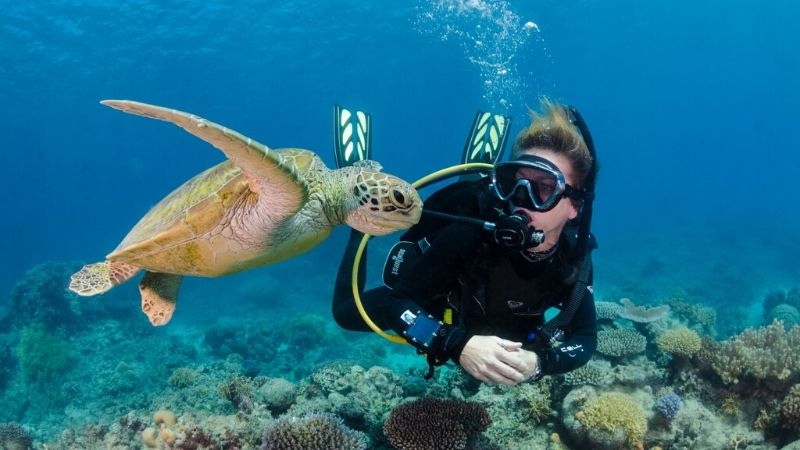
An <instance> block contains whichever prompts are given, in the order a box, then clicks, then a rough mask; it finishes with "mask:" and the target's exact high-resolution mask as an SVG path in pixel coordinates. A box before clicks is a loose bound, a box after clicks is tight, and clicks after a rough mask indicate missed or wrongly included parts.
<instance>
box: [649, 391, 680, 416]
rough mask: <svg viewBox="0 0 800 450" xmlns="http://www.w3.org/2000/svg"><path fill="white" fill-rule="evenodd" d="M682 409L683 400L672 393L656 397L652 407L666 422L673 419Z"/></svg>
mask: <svg viewBox="0 0 800 450" xmlns="http://www.w3.org/2000/svg"><path fill="white" fill-rule="evenodd" d="M682 407H683V400H681V397H680V396H679V395H678V394H676V393H674V392H672V393H669V394H666V395H662V396H661V397H658V399H657V400H656V404H655V406H654V408H655V410H656V411H657V412H659V413H660V414H661V415H662V416H664V417H665V418H666V419H667V420H672V419H674V418H675V416H676V415H677V414H678V411H680V410H681V408H682Z"/></svg>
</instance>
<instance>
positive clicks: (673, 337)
mask: <svg viewBox="0 0 800 450" xmlns="http://www.w3.org/2000/svg"><path fill="white" fill-rule="evenodd" d="M656 344H657V345H658V348H659V349H660V350H661V351H662V352H667V353H671V354H673V355H681V356H686V357H688V356H692V355H694V354H695V353H697V352H698V351H700V346H701V341H700V336H698V334H697V333H696V332H694V331H692V330H690V329H688V328H672V329H669V330H667V331H665V332H664V333H662V334H661V335H659V336H658V338H656Z"/></svg>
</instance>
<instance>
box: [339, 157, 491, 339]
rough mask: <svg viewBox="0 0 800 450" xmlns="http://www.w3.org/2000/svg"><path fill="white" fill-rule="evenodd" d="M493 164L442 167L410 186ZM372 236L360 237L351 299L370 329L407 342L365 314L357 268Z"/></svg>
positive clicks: (429, 182)
mask: <svg viewBox="0 0 800 450" xmlns="http://www.w3.org/2000/svg"><path fill="white" fill-rule="evenodd" d="M493 167H494V166H493V165H491V164H485V163H469V164H459V165H457V166H451V167H448V168H446V169H442V170H439V171H436V172H433V173H432V174H429V175H427V176H424V177H422V178H420V179H419V180H417V181H415V182H414V183H413V184H412V186H414V188H415V189H420V188H422V187H424V186H427V185H429V184H431V183H435V182H437V181H440V180H441V179H444V178H447V177H449V176H452V175H454V174H456V173H458V172H465V171H475V170H492V168H493ZM371 237H372V236H371V235H369V234H365V235H364V237H363V238H361V243H360V244H359V246H358V250H356V257H355V260H354V261H353V274H352V277H351V283H352V286H353V299H354V300H355V302H356V308H358V312H359V313H360V314H361V318H362V319H364V323H366V324H367V325H368V326H369V327H370V328H371V329H372V331H374V332H376V333H378V334H379V335H381V336H383V337H384V338H386V339H388V340H390V341H392V342H395V343H397V344H407V342H406V341H405V339H403V338H401V337H400V336H397V335H394V334H389V333H387V332H385V331H383V330H381V329H380V327H378V326H377V325H375V322H373V321H372V319H370V318H369V315H367V311H366V310H365V309H364V305H363V304H362V303H361V293H360V292H358V268H359V266H360V265H361V255H363V254H364V250H366V248H367V241H369V239H370V238H371Z"/></svg>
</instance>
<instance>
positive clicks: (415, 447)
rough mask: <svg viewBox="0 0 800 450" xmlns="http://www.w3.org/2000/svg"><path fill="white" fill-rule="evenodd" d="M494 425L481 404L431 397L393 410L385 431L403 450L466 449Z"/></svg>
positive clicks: (393, 442)
mask: <svg viewBox="0 0 800 450" xmlns="http://www.w3.org/2000/svg"><path fill="white" fill-rule="evenodd" d="M491 423H492V420H491V418H490V417H489V413H488V412H487V411H486V409H485V408H484V407H483V406H482V405H480V404H479V403H474V402H466V401H462V400H439V399H436V398H432V397H428V398H423V399H420V400H416V401H413V402H409V403H404V404H402V405H400V406H398V407H396V408H395V409H393V410H392V412H391V413H390V414H389V419H388V420H387V421H386V424H385V425H384V428H383V430H384V433H385V434H386V437H387V438H388V439H389V442H391V443H392V445H394V446H395V447H397V448H398V449H399V450H422V449H429V450H462V449H465V448H466V447H467V444H468V442H469V440H470V439H471V438H472V437H474V436H475V435H476V434H477V433H480V432H483V431H485V430H486V428H487V427H488V426H489V425H490V424H491Z"/></svg>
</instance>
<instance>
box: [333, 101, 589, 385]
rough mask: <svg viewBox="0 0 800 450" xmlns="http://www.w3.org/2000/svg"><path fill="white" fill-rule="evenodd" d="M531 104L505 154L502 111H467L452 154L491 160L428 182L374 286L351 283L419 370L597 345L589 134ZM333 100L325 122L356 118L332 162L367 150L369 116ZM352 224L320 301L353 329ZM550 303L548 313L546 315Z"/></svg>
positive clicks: (473, 368)
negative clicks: (443, 182) (327, 298)
mask: <svg viewBox="0 0 800 450" xmlns="http://www.w3.org/2000/svg"><path fill="white" fill-rule="evenodd" d="M541 108H542V112H541V113H536V112H532V120H531V123H530V125H529V126H528V127H527V128H525V129H524V130H522V131H521V132H520V133H519V135H518V136H517V137H516V140H515V142H514V145H513V152H512V154H511V157H510V159H509V160H508V161H506V162H497V161H499V160H500V158H501V156H502V153H503V147H504V143H505V140H506V137H505V136H506V132H507V131H508V129H509V127H510V119H509V118H506V117H504V116H499V115H491V114H489V113H483V112H479V113H478V115H477V116H476V119H475V123H474V124H473V130H472V132H471V133H470V136H469V138H468V141H467V145H466V146H465V150H464V154H463V156H462V162H476V161H478V162H486V163H492V164H493V169H491V170H490V171H484V173H483V174H481V175H480V176H475V175H474V174H473V175H470V176H462V179H461V180H459V181H457V182H455V183H452V184H450V185H448V186H446V187H444V188H442V189H440V190H439V191H437V192H435V193H434V194H432V195H431V196H430V197H429V198H428V199H427V200H426V201H425V205H424V206H425V208H424V214H423V218H422V220H421V221H420V223H419V224H417V225H415V226H414V227H412V228H411V229H409V230H407V232H406V233H405V234H404V235H403V236H402V237H401V242H399V243H398V244H397V245H395V247H394V248H393V249H392V251H391V252H390V254H389V257H388V258H387V263H386V265H385V267H384V276H383V281H384V284H385V286H380V287H377V288H374V289H370V290H369V291H366V292H363V294H361V295H360V298H361V303H362V304H363V309H364V311H365V313H366V314H368V316H369V317H370V318H371V319H372V321H374V323H375V324H376V325H377V326H378V327H379V328H380V329H383V330H386V329H391V330H393V331H394V332H395V333H397V334H398V335H399V336H400V337H402V338H403V339H404V340H405V341H406V342H408V343H409V344H411V345H413V346H414V347H416V349H417V351H418V352H419V353H422V354H425V355H426V358H427V361H428V366H429V371H428V374H427V376H426V378H430V377H431V376H432V375H433V368H434V366H438V365H441V364H444V363H446V362H447V361H448V360H452V361H453V362H455V363H456V364H458V365H460V366H461V367H462V368H463V369H464V370H466V371H467V372H468V373H469V374H470V375H472V376H473V377H474V378H476V379H478V380H481V381H483V382H486V383H492V384H505V385H515V384H518V383H521V382H524V381H527V380H532V381H537V380H539V379H540V378H541V377H542V376H544V375H552V374H559V373H564V372H568V371H571V370H574V369H576V368H578V367H580V366H582V365H584V364H586V363H587V362H588V361H589V359H590V358H591V356H592V354H593V353H594V351H595V349H596V347H597V324H596V315H595V305H594V297H593V293H592V267H591V251H592V249H594V248H595V247H596V243H595V241H594V238H593V236H592V235H591V234H590V232H589V228H590V223H591V215H592V201H593V199H594V184H595V177H596V174H597V161H596V156H595V154H594V146H593V142H592V138H591V134H590V133H589V130H588V128H587V126H586V124H585V122H584V121H583V119H582V117H581V116H580V114H579V113H578V111H577V110H576V109H575V108H572V107H570V106H566V105H561V104H558V103H555V102H552V101H550V100H548V99H546V98H545V99H542V101H541ZM335 113H336V116H335V121H336V123H337V127H341V126H342V125H343V124H344V123H345V122H346V120H343V119H345V118H348V119H349V118H351V116H352V120H353V121H355V122H357V125H356V126H357V127H360V128H359V130H358V133H355V132H352V130H350V132H348V131H345V132H339V133H338V134H337V135H338V136H339V137H337V142H336V144H337V145H336V148H337V152H336V160H337V164H338V165H346V164H351V163H353V161H358V160H360V159H368V158H369V156H370V141H369V134H368V131H369V125H370V120H371V119H370V117H369V115H367V114H364V113H361V112H357V113H356V114H352V115H351V114H350V112H349V111H347V110H342V109H341V108H338V107H337V110H336V112H335ZM345 113H346V114H345ZM340 131H341V130H340ZM353 136H357V137H356V138H355V142H353ZM348 139H350V140H351V141H350V142H347V140H348ZM476 224H478V225H476ZM480 224H482V225H480ZM362 237H363V235H362V234H361V233H359V232H357V231H355V230H353V231H351V235H350V240H349V242H348V244H347V248H346V250H345V253H344V257H343V259H342V262H341V265H340V268H339V272H338V276H337V280H336V285H335V288H334V294H333V305H332V306H333V316H334V318H335V320H336V322H337V323H338V324H339V325H340V326H341V327H343V328H345V329H348V330H354V331H369V330H370V328H369V327H368V326H367V325H366V324H365V321H364V319H362V316H361V315H360V313H359V311H358V309H357V306H356V305H355V303H354V298H353V293H352V281H351V272H352V265H353V262H354V259H355V258H356V255H357V252H358V250H357V248H358V246H359V243H360V240H361V239H362ZM363 258H364V257H363V256H362V259H361V260H360V261H361V264H360V266H359V271H358V289H359V292H362V291H363V287H364V282H365V275H366V274H365V269H364V267H365V264H364V259H363ZM550 308H556V309H558V310H559V312H558V313H557V314H556V315H555V317H552V318H550V319H549V320H546V318H545V311H546V310H548V309H550Z"/></svg>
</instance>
